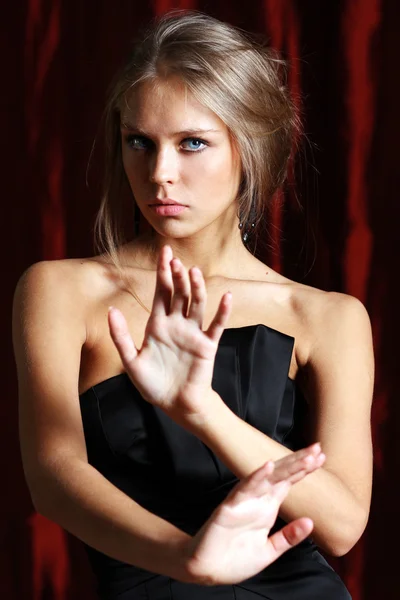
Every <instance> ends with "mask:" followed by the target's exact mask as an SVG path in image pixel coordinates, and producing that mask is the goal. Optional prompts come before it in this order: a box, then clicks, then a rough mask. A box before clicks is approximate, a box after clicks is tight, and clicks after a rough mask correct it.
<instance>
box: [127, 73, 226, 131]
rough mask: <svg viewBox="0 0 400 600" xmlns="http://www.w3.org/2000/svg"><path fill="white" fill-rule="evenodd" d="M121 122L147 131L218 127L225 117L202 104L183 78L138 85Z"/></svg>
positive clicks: (223, 126) (224, 128) (131, 93)
mask: <svg viewBox="0 0 400 600" xmlns="http://www.w3.org/2000/svg"><path fill="white" fill-rule="evenodd" d="M121 122H122V123H123V124H125V123H127V124H132V125H134V126H136V127H138V128H139V129H141V130H143V131H149V132H151V131H157V133H160V132H165V133H166V134H167V133H168V132H169V131H184V130H188V129H218V130H221V131H225V132H226V131H227V128H226V125H225V124H224V123H223V121H222V120H221V119H220V118H219V117H218V116H217V115H216V114H215V113H214V112H213V111H212V110H210V109H209V108H207V107H206V106H204V105H203V104H201V103H200V102H199V101H198V100H197V99H196V98H195V97H194V96H193V94H191V93H190V91H189V90H187V88H186V86H185V85H184V84H183V83H182V82H181V81H180V80H179V79H172V78H170V79H168V80H156V81H146V82H143V83H141V84H139V85H138V86H137V87H135V88H134V89H133V90H132V91H131V92H130V93H129V95H128V96H127V97H126V99H125V101H124V102H123V104H122V106H121Z"/></svg>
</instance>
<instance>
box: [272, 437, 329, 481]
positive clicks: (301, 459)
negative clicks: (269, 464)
mask: <svg viewBox="0 0 400 600" xmlns="http://www.w3.org/2000/svg"><path fill="white" fill-rule="evenodd" d="M321 454H322V453H321V446H320V445H319V444H312V446H309V447H308V448H304V449H302V450H298V451H297V452H293V453H292V454H289V455H287V456H284V457H283V458H281V459H279V460H277V461H276V462H275V470H274V477H273V481H281V480H282V479H287V478H289V477H291V476H295V477H297V474H298V473H299V472H300V471H305V472H306V473H308V472H312V471H314V470H315V469H316V468H318V467H319V466H321V464H322V463H323V460H325V459H324V456H323V457H321ZM321 458H322V462H320V461H321Z"/></svg>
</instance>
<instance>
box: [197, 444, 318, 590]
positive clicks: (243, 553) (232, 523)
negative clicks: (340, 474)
mask: <svg viewBox="0 0 400 600" xmlns="http://www.w3.org/2000/svg"><path fill="white" fill-rule="evenodd" d="M324 460H325V455H324V454H323V453H322V452H321V448H320V446H319V445H318V444H315V445H313V446H310V447H309V448H306V449H304V450H299V451H298V452H295V453H293V454H291V455H288V456H285V457H284V458H282V459H280V460H279V461H276V462H275V463H273V462H271V461H269V462H267V463H266V464H264V465H262V466H261V467H260V468H259V469H257V470H256V471H254V472H253V473H251V474H250V475H249V476H248V477H246V478H245V479H243V480H242V481H240V482H239V483H238V484H237V485H236V486H235V487H234V488H233V489H232V491H231V492H230V493H229V494H228V496H227V498H226V499H225V500H224V502H223V503H222V504H220V505H219V506H218V507H217V508H216V510H215V511H214V512H213V514H212V515H211V517H210V518H209V519H208V521H207V522H206V523H205V524H204V525H203V527H202V528H201V529H200V530H199V531H198V532H197V534H196V535H195V536H194V537H193V538H192V539H191V540H190V543H189V544H188V548H187V554H188V557H189V558H188V565H189V571H190V572H191V573H193V577H194V579H195V580H196V581H198V582H200V583H202V584H205V585H222V584H232V583H238V582H241V581H244V580H245V579H248V578H249V577H252V576H253V575H255V574H257V573H259V572H260V571H262V570H263V569H265V568H266V567H267V566H268V565H270V564H271V563H272V562H273V561H274V560H276V559H277V558H278V557H279V556H280V555H281V554H283V553H284V552H286V551H287V550H289V549H290V548H292V547H293V546H294V545H296V544H298V543H300V542H301V541H303V540H304V539H305V538H306V537H307V535H309V534H310V532H311V530H312V527H313V523H312V521H311V520H310V519H307V518H301V519H296V520H295V521H292V522H291V523H289V524H288V525H286V526H285V527H284V528H283V529H281V530H280V531H277V532H276V533H274V534H273V535H272V536H270V537H269V532H270V529H271V527H272V526H273V524H274V523H275V520H276V518H277V516H278V511H279V508H280V506H281V504H282V502H283V501H284V499H285V498H286V496H287V494H288V492H289V489H290V487H291V485H292V484H294V483H296V482H297V481H300V480H301V479H302V478H303V477H304V476H305V475H306V474H307V473H310V472H312V471H313V470H315V469H317V468H319V467H320V466H321V465H322V464H323V462H324Z"/></svg>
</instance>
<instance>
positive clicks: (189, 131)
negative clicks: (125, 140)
mask: <svg viewBox="0 0 400 600" xmlns="http://www.w3.org/2000/svg"><path fill="white" fill-rule="evenodd" d="M121 129H128V130H130V131H135V132H137V133H139V134H140V135H144V136H146V137H151V135H150V134H149V133H148V132H147V131H144V130H143V129H140V127H135V126H134V125H133V124H132V123H126V122H122V123H121ZM220 132H221V130H220V129H185V130H184V131H175V132H174V133H172V134H171V137H175V136H177V135H198V134H205V133H220Z"/></svg>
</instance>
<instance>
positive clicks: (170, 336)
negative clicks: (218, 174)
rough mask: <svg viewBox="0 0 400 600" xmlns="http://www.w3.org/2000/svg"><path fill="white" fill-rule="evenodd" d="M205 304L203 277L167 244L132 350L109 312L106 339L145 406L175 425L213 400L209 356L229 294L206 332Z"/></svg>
mask: <svg viewBox="0 0 400 600" xmlns="http://www.w3.org/2000/svg"><path fill="white" fill-rule="evenodd" d="M206 300H207V292H206V286H205V282H204V279H203V275H202V273H201V271H200V269H198V268H194V267H192V268H191V269H189V272H188V271H187V270H186V269H185V267H184V266H183V265H182V263H181V262H180V261H179V259H177V258H173V255H172V249H171V247H170V246H168V245H166V246H163V247H162V249H161V252H160V256H159V260H158V265H157V282H156V290H155V294H154V300H153V306H152V311H151V314H150V317H149V320H148V322H147V325H146V329H145V335H144V339H143V344H142V347H141V349H140V350H138V349H137V348H136V346H135V344H134V342H133V340H132V337H131V335H130V333H129V330H128V326H127V322H126V320H125V318H124V316H123V315H122V313H121V312H120V311H119V310H118V309H116V308H110V310H109V327H110V333H111V337H112V339H113V341H114V343H115V346H116V347H117V350H118V352H119V354H120V357H121V360H122V362H123V365H124V367H125V370H126V372H127V374H128V375H129V377H130V379H131V380H132V382H133V384H134V385H135V387H136V388H137V389H138V390H139V392H140V393H141V395H142V396H143V398H144V399H145V400H147V401H148V402H149V403H150V404H153V405H155V406H158V407H160V408H161V409H162V410H164V411H165V412H166V413H167V414H168V415H169V416H171V417H172V418H173V419H174V420H175V421H176V422H178V423H180V424H188V423H190V422H193V423H198V422H200V421H201V420H202V419H203V418H206V415H207V413H208V412H209V410H210V408H211V404H212V401H213V394H214V401H215V393H214V392H213V390H212V387H211V381H212V375H213V370H214V361H215V355H216V352H217V348H218V342H219V340H220V337H221V335H222V333H223V330H224V327H225V324H226V322H227V320H228V317H229V314H230V310H231V295H230V294H229V293H226V294H224V295H223V296H222V298H221V301H220V303H219V306H218V309H217V312H216V314H215V316H214V318H213V320H212V322H211V324H210V326H209V327H208V329H207V330H206V331H203V330H202V323H203V317H204V311H205V306H206Z"/></svg>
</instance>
